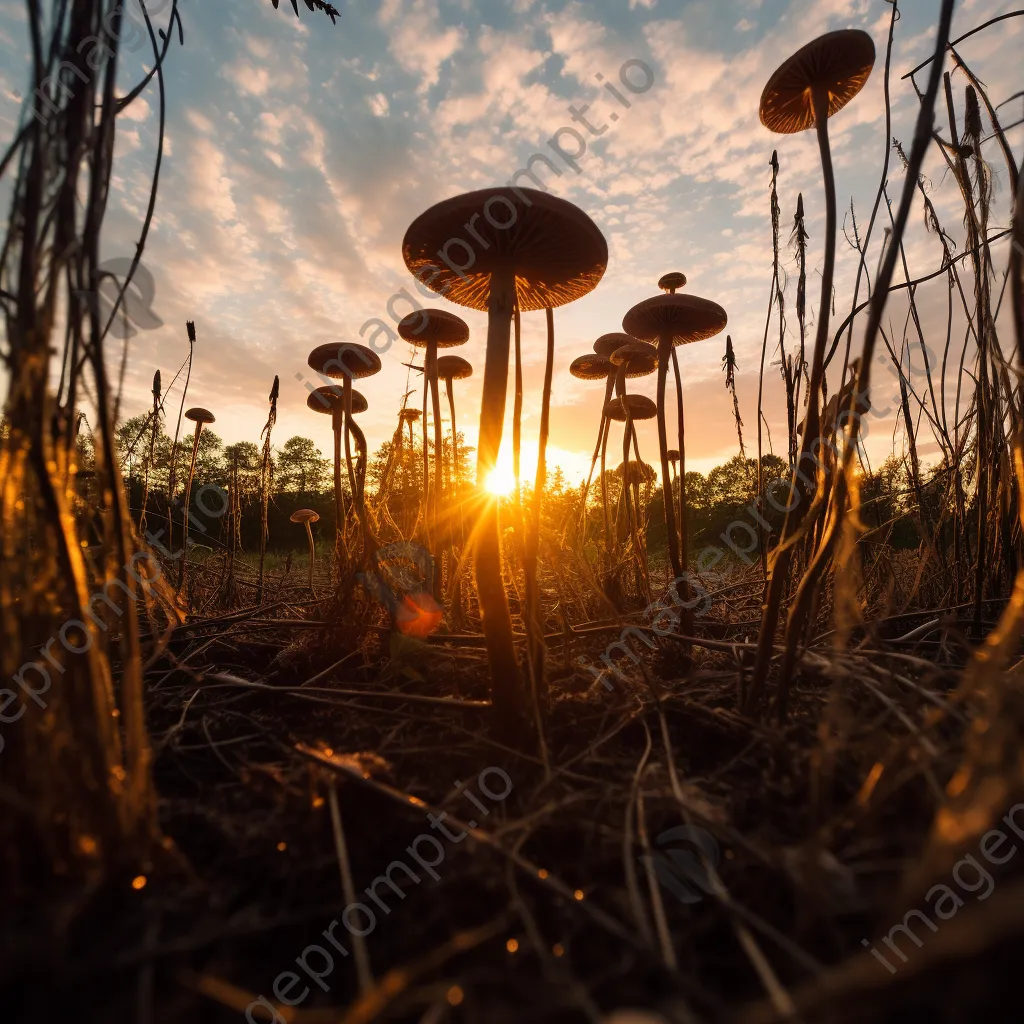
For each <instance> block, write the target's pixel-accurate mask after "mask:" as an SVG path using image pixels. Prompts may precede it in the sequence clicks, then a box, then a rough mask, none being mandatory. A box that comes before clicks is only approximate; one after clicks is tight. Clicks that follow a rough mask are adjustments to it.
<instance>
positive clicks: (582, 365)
mask: <svg viewBox="0 0 1024 1024" xmlns="http://www.w3.org/2000/svg"><path fill="white" fill-rule="evenodd" d="M685 284H686V278H685V276H684V275H683V274H681V273H678V272H676V273H671V274H666V275H665V276H664V277H662V278H661V280H660V281H659V282H658V285H659V287H660V288H661V290H662V294H661V295H656V296H654V297H653V298H650V299H644V300H643V301H642V302H639V303H637V305H635V306H634V307H633V308H632V309H630V310H629V311H628V312H627V313H626V315H625V316H624V317H623V319H622V332H621V333H614V334H603V335H601V337H600V338H598V339H597V341H595V342H594V351H593V354H591V353H589V352H588V353H586V354H585V355H582V356H578V357H577V358H576V359H574V360H573V362H572V365H571V366H570V368H569V372H570V373H572V374H573V376H575V377H578V378H580V379H581V380H604V381H605V397H604V403H603V405H602V413H601V422H600V425H599V427H598V436H597V444H596V445H595V447H594V456H593V458H592V460H591V466H590V476H589V477H588V479H587V484H586V487H585V488H584V509H585V508H586V504H585V499H586V492H587V489H588V488H589V486H590V480H591V478H592V477H593V473H594V467H595V465H596V463H597V460H598V457H600V460H601V475H600V478H599V479H600V483H601V505H602V510H603V515H604V531H605V554H606V557H607V558H608V559H609V560H610V559H611V558H612V555H613V544H614V541H615V539H616V538H617V537H618V536H619V534H620V532H621V531H619V530H618V529H616V530H613V528H612V524H611V521H610V516H609V510H608V497H607V492H606V484H605V479H606V472H605V455H606V451H607V447H608V438H609V434H610V431H611V425H612V423H613V422H615V423H622V424H623V431H622V467H621V478H622V481H623V486H622V488H621V492H620V496H619V507H620V509H623V510H624V514H625V520H626V522H627V523H628V530H629V535H630V537H631V540H632V554H633V556H634V564H635V567H636V570H637V574H638V577H637V578H638V582H640V583H641V585H642V592H647V594H648V595H649V582H648V575H647V565H646V550H645V548H644V546H643V543H642V533H643V531H642V529H641V528H640V514H641V506H640V502H639V498H638V494H637V489H638V487H639V484H640V481H641V479H642V478H641V475H640V474H639V473H631V472H630V466H631V464H630V448H632V450H633V452H634V454H635V456H636V461H637V464H638V465H643V463H642V461H641V459H640V452H639V446H638V443H637V438H636V428H635V426H634V424H635V423H636V422H637V421H640V420H651V419H657V422H658V449H659V455H660V457H661V479H662V482H663V484H664V486H663V504H664V510H665V528H666V531H667V535H668V551H669V561H670V564H671V567H672V574H673V576H674V577H675V578H676V579H677V580H681V583H680V586H681V592H682V593H683V596H684V597H685V589H686V584H685V580H684V579H683V570H684V567H685V565H686V528H685V524H686V489H685V486H684V473H685V463H684V462H683V452H685V423H684V418H683V387H682V375H681V374H680V370H679V360H678V358H677V356H676V351H675V350H676V347H677V346H679V345H685V344H688V343H690V342H694V341H702V340H704V339H705V338H711V337H713V336H714V335H716V334H718V333H719V332H720V331H722V330H723V329H724V328H725V326H726V323H727V322H728V318H727V316H726V313H725V310H724V309H722V307H721V306H719V305H718V304H717V303H715V302H712V301H710V300H709V299H702V298H699V297H698V296H695V295H679V294H677V292H678V290H679V289H680V288H682V287H684V286H685ZM670 361H671V363H672V369H673V377H674V380H675V398H676V401H675V412H676V423H677V428H678V439H679V447H678V449H672V448H669V440H668V425H667V423H668V418H667V416H666V412H665V392H666V383H667V380H668V367H669V362H670ZM655 372H657V374H658V382H657V402H652V401H651V399H649V398H647V397H646V396H644V395H634V394H629V393H627V384H626V382H627V380H629V379H630V378H634V377H646V376H648V375H650V374H652V373H655ZM674 463H682V466H681V469H680V473H679V477H678V480H679V488H678V492H679V493H678V508H677V507H676V496H675V494H674V493H673V490H674V488H673V486H672V485H673V476H672V473H671V472H670V468H669V467H670V465H672V464H674ZM631 492H632V493H631Z"/></svg>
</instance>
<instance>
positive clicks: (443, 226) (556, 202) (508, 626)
mask: <svg viewBox="0 0 1024 1024" xmlns="http://www.w3.org/2000/svg"><path fill="white" fill-rule="evenodd" d="M467 237H468V239H469V240H467ZM456 250H457V253H458V254H457V255H456ZM402 255H403V257H404V259H405V264H406V266H407V267H408V268H409V270H410V271H411V272H412V274H413V275H414V276H415V277H417V279H418V280H420V281H422V282H423V283H424V284H426V285H427V287H428V288H431V289H432V290H433V291H436V292H438V293H440V294H442V295H444V296H445V298H447V299H448V300H449V301H450V302H454V303H456V304H458V305H461V306H468V307H469V308H471V309H479V310H486V311H487V319H488V323H487V354H486V358H485V362H484V380H483V396H482V404H481V411H480V434H479V440H478V450H477V486H478V487H479V488H480V490H481V497H482V498H483V488H484V484H485V482H486V480H487V477H488V475H489V474H490V472H491V471H492V470H493V468H494V466H495V464H496V463H497V460H498V451H499V448H500V447H501V435H502V427H503V423H504V419H505V400H506V392H507V389H508V362H509V347H510V343H511V328H512V314H513V310H515V309H518V310H519V311H522V312H526V311H530V310H538V309H547V308H551V307H554V306H562V305H565V304H566V303H569V302H572V301H574V300H575V299H578V298H581V297H582V296H583V295H586V294H587V293H588V292H590V291H592V290H593V289H594V288H595V287H596V286H597V283H598V282H599V281H600V280H601V277H602V276H603V275H604V271H605V268H606V266H607V263H608V245H607V243H606V242H605V240H604V237H603V236H602V234H601V232H600V230H599V229H598V227H597V225H596V224H594V222H593V221H592V220H591V219H590V218H589V217H588V216H587V215H586V214H585V213H583V211H582V210H579V209H578V208H577V207H575V206H573V205H572V204H571V203H568V202H566V201H565V200H564V199H559V198H557V197H556V196H552V195H549V194H548V193H546V192H540V191H537V190H535V189H521V188H490V189H482V190H481V191H478V192H470V193H467V194H465V195H461V196H456V197H455V198H453V199H447V200H445V201H443V202H441V203H438V204H437V205H435V206H432V207H431V208H430V209H429V210H427V211H426V212H425V213H423V214H421V215H420V216H419V217H417V218H416V220H415V221H413V223H412V224H411V225H410V227H409V229H408V231H406V234H405V239H404V240H403V243H402ZM441 264H443V265H441ZM425 273H426V274H428V275H429V276H424V275H425ZM477 536H478V541H477V550H476V576H477V589H478V591H479V596H480V611H481V617H482V619H483V627H484V634H485V638H486V644H487V655H488V660H489V663H490V671H491V680H492V687H493V689H492V700H493V703H494V706H495V711H496V712H497V714H498V716H499V717H500V718H509V719H513V720H516V719H517V720H518V722H517V723H516V724H517V725H519V724H521V723H522V721H523V719H524V718H525V702H524V699H523V692H522V688H521V686H520V677H519V671H518V667H517V663H516V655H515V645H514V643H513V638H512V618H511V615H510V614H509V607H508V598H507V596H506V594H505V587H504V581H503V579H502V575H501V550H500V541H499V534H498V506H497V501H496V500H494V499H493V498H491V499H490V500H483V501H482V513H481V518H480V522H479V525H478V531H477Z"/></svg>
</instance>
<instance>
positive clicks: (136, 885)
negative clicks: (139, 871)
mask: <svg viewBox="0 0 1024 1024" xmlns="http://www.w3.org/2000/svg"><path fill="white" fill-rule="evenodd" d="M132 888H133V889H136V890H138V889H145V888H146V876H145V875H136V876H135V878H133V879H132Z"/></svg>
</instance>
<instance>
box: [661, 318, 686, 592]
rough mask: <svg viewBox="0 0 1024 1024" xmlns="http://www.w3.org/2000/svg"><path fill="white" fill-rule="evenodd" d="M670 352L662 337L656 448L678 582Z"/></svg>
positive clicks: (671, 558) (680, 571) (670, 552)
mask: <svg viewBox="0 0 1024 1024" xmlns="http://www.w3.org/2000/svg"><path fill="white" fill-rule="evenodd" d="M671 352H672V338H671V336H670V335H662V337H661V339H660V341H659V342H658V448H659V454H660V455H661V491H662V505H664V507H665V532H666V533H667V534H668V558H669V562H670V563H671V565H672V575H673V576H674V577H675V578H676V579H677V580H678V579H680V578H681V577H682V575H683V567H682V564H681V563H680V561H679V535H678V534H677V533H676V516H675V510H674V508H673V507H672V505H673V503H672V494H671V492H670V491H669V483H668V482H669V468H668V429H667V427H666V424H665V382H666V380H667V379H668V363H669V356H670V354H671ZM680 454H681V453H680ZM684 600H685V597H684Z"/></svg>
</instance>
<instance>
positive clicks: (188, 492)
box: [168, 406, 216, 589]
mask: <svg viewBox="0 0 1024 1024" xmlns="http://www.w3.org/2000/svg"><path fill="white" fill-rule="evenodd" d="M185 419H187V420H191V421H192V422H193V423H194V424H195V425H196V428H195V434H194V437H193V439H192V461H191V463H190V464H189V467H188V481H187V483H186V484H185V508H184V514H183V518H184V523H183V524H182V537H181V562H180V563H179V565H178V588H179V589H180V588H181V585H182V583H184V581H185V562H186V560H187V558H188V521H189V505H190V504H191V502H192V480H193V479H194V477H195V475H196V458H197V457H198V455H199V438H200V436H201V435H202V433H203V427H204V426H206V424H208V423H216V419H215V418H214V415H213V413H212V412H210V410H209V409H203V408H200V407H199V406H196V407H195V408H193V409H189V410H188V411H187V412H186V413H185ZM168 518H170V517H169V516H168Z"/></svg>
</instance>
